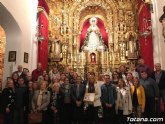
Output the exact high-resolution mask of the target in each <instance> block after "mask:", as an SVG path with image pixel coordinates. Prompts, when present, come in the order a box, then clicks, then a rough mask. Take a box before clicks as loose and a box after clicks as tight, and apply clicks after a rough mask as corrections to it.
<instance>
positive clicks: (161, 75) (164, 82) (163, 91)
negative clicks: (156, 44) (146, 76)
mask: <svg viewBox="0 0 165 124" xmlns="http://www.w3.org/2000/svg"><path fill="white" fill-rule="evenodd" d="M152 78H153V79H154V80H155V81H156V83H157V84H158V87H159V92H160V99H161V98H162V100H163V104H164V108H165V71H164V70H162V69H161V64H160V63H156V64H155V71H154V72H153V74H152ZM160 99H159V103H160ZM158 106H159V107H160V104H159V105H158ZM159 109H160V108H159ZM164 112H165V110H164Z"/></svg>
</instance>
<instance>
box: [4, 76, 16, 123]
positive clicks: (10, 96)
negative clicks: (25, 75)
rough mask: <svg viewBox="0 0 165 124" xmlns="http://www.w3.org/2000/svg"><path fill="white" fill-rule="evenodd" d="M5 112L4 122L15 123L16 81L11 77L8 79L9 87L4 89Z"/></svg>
mask: <svg viewBox="0 0 165 124" xmlns="http://www.w3.org/2000/svg"><path fill="white" fill-rule="evenodd" d="M2 98H3V112H4V124H12V123H13V113H14V112H13V110H14V107H15V91H14V83H13V80H12V79H11V78H8V80H7V87H6V88H5V89H3V92H2Z"/></svg>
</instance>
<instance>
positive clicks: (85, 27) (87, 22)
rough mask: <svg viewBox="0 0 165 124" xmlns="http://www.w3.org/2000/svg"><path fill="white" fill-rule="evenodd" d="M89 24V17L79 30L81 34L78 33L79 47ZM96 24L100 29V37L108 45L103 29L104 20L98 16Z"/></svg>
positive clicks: (106, 35)
mask: <svg viewBox="0 0 165 124" xmlns="http://www.w3.org/2000/svg"><path fill="white" fill-rule="evenodd" d="M89 26H90V23H89V19H87V20H86V21H85V22H84V24H83V28H82V31H81V34H80V49H81V47H82V45H83V43H84V40H85V37H86V33H87V29H88V28H89ZM97 26H98V27H99V29H100V32H101V35H102V38H103V40H104V44H105V45H106V46H107V47H108V34H107V32H106V30H105V26H104V22H103V21H102V20H101V19H100V18H97Z"/></svg>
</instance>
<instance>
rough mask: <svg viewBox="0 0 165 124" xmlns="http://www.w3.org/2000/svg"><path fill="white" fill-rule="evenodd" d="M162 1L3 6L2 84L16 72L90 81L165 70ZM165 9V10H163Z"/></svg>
mask: <svg viewBox="0 0 165 124" xmlns="http://www.w3.org/2000/svg"><path fill="white" fill-rule="evenodd" d="M164 6H165V1H164V0H14V1H11V0H0V82H1V88H2V87H3V88H4V87H6V82H7V79H8V77H10V76H11V75H12V73H13V72H15V71H17V67H18V66H19V65H21V66H22V68H23V71H25V72H26V71H28V72H32V71H33V70H34V69H36V68H37V65H38V63H41V64H42V69H43V70H46V71H47V72H49V71H51V69H52V68H53V67H57V68H58V70H59V72H65V69H66V68H71V69H73V71H74V72H76V73H77V74H79V75H80V76H82V78H83V79H86V78H87V74H88V72H94V73H95V75H96V78H97V79H99V76H100V75H104V74H107V73H112V72H113V71H117V70H118V69H119V67H120V66H121V65H124V66H125V67H126V68H128V69H129V66H130V64H132V65H134V67H136V66H137V65H138V60H139V58H142V59H143V60H144V63H145V64H146V65H148V66H149V67H150V69H151V70H152V71H154V65H155V64H156V63H160V64H161V69H165V54H164V49H165V7H164ZM163 7H164V8H163ZM163 9H164V10H163Z"/></svg>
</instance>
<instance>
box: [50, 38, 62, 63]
mask: <svg viewBox="0 0 165 124" xmlns="http://www.w3.org/2000/svg"><path fill="white" fill-rule="evenodd" d="M50 57H51V58H52V59H55V60H56V59H57V60H59V59H60V58H61V43H60V40H59V39H57V38H55V40H53V41H51V45H50Z"/></svg>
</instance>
